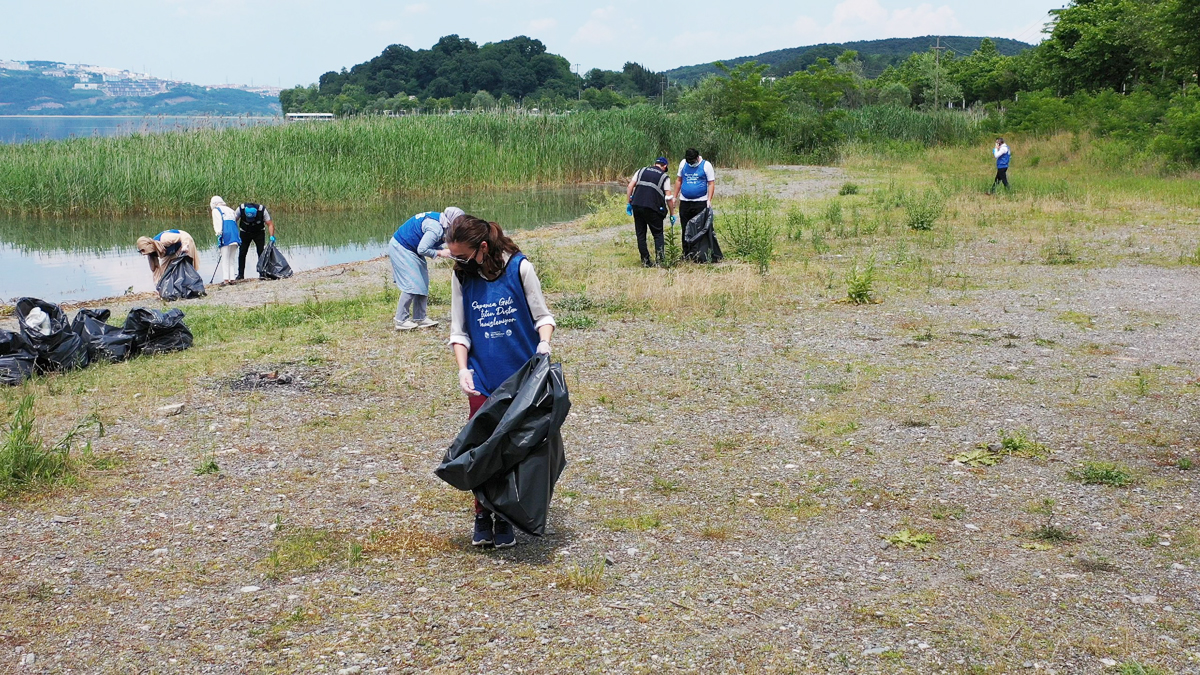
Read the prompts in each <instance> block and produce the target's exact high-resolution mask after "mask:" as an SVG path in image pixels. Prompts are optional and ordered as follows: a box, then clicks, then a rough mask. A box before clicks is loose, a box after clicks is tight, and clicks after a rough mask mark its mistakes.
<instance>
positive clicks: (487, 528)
mask: <svg viewBox="0 0 1200 675" xmlns="http://www.w3.org/2000/svg"><path fill="white" fill-rule="evenodd" d="M507 524H508V523H505V525H507ZM509 531H510V532H511V531H512V528H509ZM493 539H494V537H493V535H492V514H490V513H477V514H475V534H474V535H472V536H471V545H472V546H491V545H492V541H493Z"/></svg>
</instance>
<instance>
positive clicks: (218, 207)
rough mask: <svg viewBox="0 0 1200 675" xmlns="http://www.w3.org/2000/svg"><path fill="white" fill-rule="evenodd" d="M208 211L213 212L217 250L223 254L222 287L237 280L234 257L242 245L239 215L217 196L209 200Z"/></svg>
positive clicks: (221, 263) (221, 264) (221, 265)
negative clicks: (239, 232) (238, 223)
mask: <svg viewBox="0 0 1200 675" xmlns="http://www.w3.org/2000/svg"><path fill="white" fill-rule="evenodd" d="M208 209H209V211H212V222H213V232H215V233H216V235H217V248H218V249H219V250H220V254H221V262H220V268H221V285H222V286H224V285H226V284H228V283H230V282H231V281H233V280H234V278H235V272H236V270H237V266H236V263H235V261H234V256H236V255H237V249H238V246H239V245H241V243H242V239H241V236H240V235H239V234H238V225H237V213H236V212H235V211H234V210H233V209H231V208H229V207H228V206H227V205H226V204H225V200H224V199H221V198H220V197H217V196H214V197H213V198H212V199H210V200H208Z"/></svg>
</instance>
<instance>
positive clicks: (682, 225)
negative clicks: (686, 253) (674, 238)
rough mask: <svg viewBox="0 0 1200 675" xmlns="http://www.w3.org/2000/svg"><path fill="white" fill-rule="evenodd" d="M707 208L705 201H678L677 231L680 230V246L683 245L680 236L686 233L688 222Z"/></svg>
mask: <svg viewBox="0 0 1200 675" xmlns="http://www.w3.org/2000/svg"><path fill="white" fill-rule="evenodd" d="M707 208H708V202H706V201H699V202H689V201H687V200H680V202H679V229H680V230H681V232H680V239H681V241H680V243H681V244H682V243H683V242H682V235H683V234H685V233H687V224H688V221H689V220H691V219H692V218H695V217H696V216H698V215H700V214H701V213H704V209H707ZM686 248H687V246H684V249H686Z"/></svg>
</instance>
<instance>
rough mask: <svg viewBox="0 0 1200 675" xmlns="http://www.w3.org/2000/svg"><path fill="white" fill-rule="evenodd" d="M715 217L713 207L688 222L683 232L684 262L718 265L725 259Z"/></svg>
mask: <svg viewBox="0 0 1200 675" xmlns="http://www.w3.org/2000/svg"><path fill="white" fill-rule="evenodd" d="M715 217H716V214H715V213H714V212H713V210H712V207H709V208H707V209H704V210H703V211H701V212H700V213H697V214H696V215H695V216H692V219H691V220H689V221H688V222H687V225H686V226H685V227H684V230H683V259H684V260H694V261H696V262H704V263H717V262H721V259H722V258H724V257H725V256H723V255H721V246H720V244H718V243H717V231H716V229H715V228H714V227H713V220H714V218H715Z"/></svg>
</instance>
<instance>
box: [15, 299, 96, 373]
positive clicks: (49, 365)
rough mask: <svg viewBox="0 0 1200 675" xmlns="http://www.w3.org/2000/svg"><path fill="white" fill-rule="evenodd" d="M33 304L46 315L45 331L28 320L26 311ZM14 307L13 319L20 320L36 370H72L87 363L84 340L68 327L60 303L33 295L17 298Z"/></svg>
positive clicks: (45, 371)
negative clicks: (46, 326) (47, 319)
mask: <svg viewBox="0 0 1200 675" xmlns="http://www.w3.org/2000/svg"><path fill="white" fill-rule="evenodd" d="M35 308H36V309H40V310H42V311H43V312H45V313H46V315H47V316H48V317H50V324H49V327H48V330H47V331H43V330H42V328H41V327H39V326H32V325H30V324H29V313H30V312H32V311H33V310H34V309H35ZM16 310H17V321H18V322H19V323H20V324H21V335H23V336H25V339H26V340H28V341H29V344H31V345H33V350H34V351H35V352H36V353H37V370H38V372H44V373H49V372H54V371H62V370H75V369H76V368H83V367H85V366H87V364H88V362H89V359H88V346H87V343H86V342H84V341H83V338H82V337H80V336H79V333H76V332H75V331H74V330H72V329H71V324H70V323H69V322H68V321H67V313H66V312H64V311H63V310H62V307H59V306H58V305H56V304H54V303H53V302H46V301H45V300H38V299H37V298H21V299H19V300H17V305H16Z"/></svg>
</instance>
